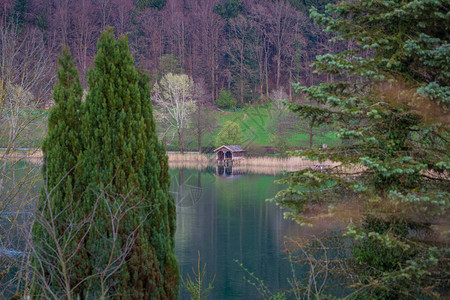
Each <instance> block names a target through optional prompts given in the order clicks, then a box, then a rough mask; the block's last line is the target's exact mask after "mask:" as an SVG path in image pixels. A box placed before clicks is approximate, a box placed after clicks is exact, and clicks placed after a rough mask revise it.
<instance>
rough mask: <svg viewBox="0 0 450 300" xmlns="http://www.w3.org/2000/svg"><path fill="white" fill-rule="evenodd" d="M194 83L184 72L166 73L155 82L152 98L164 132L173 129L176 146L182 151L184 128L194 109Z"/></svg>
mask: <svg viewBox="0 0 450 300" xmlns="http://www.w3.org/2000/svg"><path fill="white" fill-rule="evenodd" d="M195 95H196V93H195V85H194V81H193V80H192V78H191V77H189V76H188V75H186V74H172V73H168V74H166V75H164V77H163V78H162V79H161V80H160V81H159V82H157V83H156V84H155V86H154V88H153V95H152V100H153V101H154V102H155V104H156V105H157V107H158V108H157V109H156V110H155V111H156V114H157V117H158V118H160V119H161V120H162V121H163V122H164V124H165V125H166V127H165V134H167V132H168V131H169V130H170V129H175V130H176V132H177V135H178V147H179V149H180V152H181V153H183V151H184V129H185V128H186V126H187V123H188V122H189V118H190V117H191V115H192V114H193V113H194V111H195Z"/></svg>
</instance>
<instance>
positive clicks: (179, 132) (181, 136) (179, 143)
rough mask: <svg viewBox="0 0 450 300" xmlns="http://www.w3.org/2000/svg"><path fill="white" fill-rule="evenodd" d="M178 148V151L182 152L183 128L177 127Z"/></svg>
mask: <svg viewBox="0 0 450 300" xmlns="http://www.w3.org/2000/svg"><path fill="white" fill-rule="evenodd" d="M178 149H179V150H180V153H181V154H183V153H184V141H183V129H178Z"/></svg>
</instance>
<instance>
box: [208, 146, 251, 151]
mask: <svg viewBox="0 0 450 300" xmlns="http://www.w3.org/2000/svg"><path fill="white" fill-rule="evenodd" d="M223 148H226V149H227V150H229V151H231V152H245V150H244V148H242V146H241V145H222V146H220V147H219V148H217V149H215V150H214V152H217V151H219V150H222V149H223Z"/></svg>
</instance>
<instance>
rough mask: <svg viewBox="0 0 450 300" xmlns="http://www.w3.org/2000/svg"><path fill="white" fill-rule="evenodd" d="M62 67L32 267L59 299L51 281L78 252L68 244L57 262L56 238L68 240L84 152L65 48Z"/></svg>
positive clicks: (76, 84)
mask: <svg viewBox="0 0 450 300" xmlns="http://www.w3.org/2000/svg"><path fill="white" fill-rule="evenodd" d="M58 64H59V68H58V72H57V75H58V80H59V82H58V84H56V85H55V87H54V92H53V99H54V100H55V103H56V105H55V106H54V107H53V108H52V110H51V111H50V115H49V119H48V134H47V137H46V138H45V140H44V143H43V146H42V151H43V156H44V163H43V167H42V174H43V179H44V186H43V188H42V192H41V196H40V198H39V201H38V213H37V218H36V219H37V222H35V224H34V226H33V242H34V248H35V251H36V256H35V259H34V261H33V265H34V267H35V268H37V271H38V272H39V273H40V274H41V275H43V276H44V277H41V278H40V280H48V281H49V282H51V289H52V290H54V292H55V293H56V294H58V293H59V292H60V288H61V285H58V284H57V282H56V280H55V281H51V278H59V277H61V276H60V273H58V269H60V268H61V260H64V258H63V256H65V257H66V258H67V256H70V253H73V251H74V249H75V248H74V247H75V244H73V243H71V242H69V243H67V244H66V248H65V249H64V253H65V254H62V255H61V257H60V258H61V259H55V255H56V254H55V249H56V248H57V247H56V243H55V241H54V238H55V237H56V238H60V237H63V236H64V234H65V232H66V229H67V228H68V226H70V220H71V217H70V216H71V215H72V213H73V211H74V210H75V209H76V207H77V204H76V203H77V202H79V201H78V199H79V194H78V193H77V179H76V177H77V176H76V174H75V168H76V165H77V159H78V156H79V154H80V152H81V135H80V131H81V120H80V115H81V105H82V101H81V99H82V93H83V89H82V87H81V84H80V80H79V77H78V71H77V69H76V68H75V67H74V62H73V60H72V56H71V54H70V51H69V49H68V48H64V49H63V52H62V55H61V56H60V57H59V59H58ZM77 194H78V195H77ZM52 220H55V222H53V221H52ZM50 227H51V228H50ZM72 242H74V240H72ZM66 254H67V256H66ZM55 276H56V277H55ZM34 293H35V295H34V296H36V297H39V298H42V297H45V295H46V291H45V290H44V289H42V282H41V283H36V285H35V286H34Z"/></svg>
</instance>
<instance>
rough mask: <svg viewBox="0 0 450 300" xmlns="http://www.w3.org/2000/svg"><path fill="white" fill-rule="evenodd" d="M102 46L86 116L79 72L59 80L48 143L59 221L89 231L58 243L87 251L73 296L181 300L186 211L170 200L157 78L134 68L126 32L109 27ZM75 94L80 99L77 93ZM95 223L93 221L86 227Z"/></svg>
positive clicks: (77, 263)
mask: <svg viewBox="0 0 450 300" xmlns="http://www.w3.org/2000/svg"><path fill="white" fill-rule="evenodd" d="M97 48H98V52H97V56H96V57H95V61H94V65H95V68H94V69H93V70H90V72H89V78H88V83H89V90H88V94H87V96H86V101H85V103H84V107H83V109H82V110H81V109H80V107H79V106H76V105H74V102H75V100H74V99H77V100H76V101H78V102H77V103H81V87H80V86H79V83H78V80H76V82H77V84H76V85H75V84H65V82H66V81H67V79H66V78H69V79H70V78H72V77H68V76H66V75H65V73H69V74H70V75H71V76H73V74H72V73H73V72H75V71H73V70H74V69H69V71H65V73H64V74H62V75H61V76H59V79H60V84H59V86H61V85H62V86H61V87H60V88H59V86H57V87H56V88H55V100H56V101H57V103H58V106H57V110H56V112H55V113H53V114H52V116H51V117H50V119H49V126H50V130H49V138H48V140H47V141H48V142H46V143H44V147H43V150H44V153H45V158H46V159H47V160H48V161H49V162H52V161H53V160H56V161H57V162H56V163H53V162H52V164H51V165H50V163H49V162H48V163H47V164H46V166H45V167H44V172H43V174H48V177H49V180H48V181H49V182H48V184H47V186H48V189H47V190H52V189H56V190H59V189H61V192H60V193H54V197H55V201H54V203H55V204H56V205H55V206H54V207H53V206H52V207H53V208H54V209H55V210H56V211H58V210H64V213H67V214H68V218H63V219H61V220H60V219H59V218H58V219H57V220H58V221H57V222H60V223H61V224H58V226H61V227H63V226H66V228H74V229H73V230H74V231H75V232H77V231H76V230H79V228H82V231H81V232H82V235H80V236H78V235H77V234H74V233H73V232H72V230H69V231H67V230H63V231H62V232H58V233H57V234H56V237H57V239H58V240H61V241H65V240H68V241H72V240H73V243H69V247H70V246H77V247H76V248H75V250H74V251H75V252H74V253H73V254H72V253H71V252H69V254H70V257H71V259H70V262H68V263H67V264H66V265H65V266H66V267H67V266H70V267H71V269H70V272H69V273H70V285H71V289H72V288H73V290H71V291H70V293H73V294H74V295H73V296H74V297H80V298H83V299H84V298H102V297H105V296H107V295H114V296H115V297H131V298H139V299H155V298H156V299H174V298H176V297H177V295H178V282H179V278H178V263H177V260H176V257H175V253H174V234H175V224H176V210H175V205H174V201H173V199H172V198H171V196H170V195H169V184H170V179H169V174H168V163H167V156H166V154H165V149H164V147H163V146H162V145H161V144H160V143H159V142H158V139H157V136H156V132H155V123H154V120H153V114H152V107H151V102H150V101H149V99H150V88H149V85H148V78H147V77H146V76H144V75H143V74H140V73H139V72H138V71H137V70H136V68H135V67H134V62H133V58H132V57H131V54H130V52H129V47H128V40H127V38H126V37H125V36H121V37H119V39H118V40H116V39H115V38H114V33H113V30H112V29H108V30H106V31H105V32H103V33H102V34H101V37H100V39H99V41H98V44H97ZM71 64H72V62H71ZM71 66H72V68H73V64H72V65H71ZM64 70H65V69H64ZM71 80H72V81H75V79H71ZM70 82H71V81H69V83H70ZM64 84H65V85H64ZM72 85H73V87H72ZM73 89H75V90H76V92H77V93H76V95H77V96H76V97H75V96H71V95H72V94H74V93H75V92H72V90H73ZM59 94H62V95H65V96H64V97H61V96H58V95H59ZM74 95H75V94H74ZM58 97H59V98H61V100H57V99H58ZM72 98H73V99H72ZM61 105H62V106H63V107H64V108H65V109H64V110H62V111H61V110H60V109H59V107H61ZM67 108H69V109H67ZM81 111H82V114H81ZM80 121H81V122H80ZM65 123H68V124H69V125H70V126H71V127H70V129H72V128H75V127H76V126H78V127H77V129H76V130H71V131H69V133H68V134H64V132H62V133H60V131H62V130H61V129H60V128H63V129H65V128H66V127H67V125H65ZM54 127H55V129H53V128H54ZM77 135H78V136H77ZM79 135H81V136H79ZM59 140H60V141H61V143H62V144H63V145H64V147H61V146H59V144H58V141H59ZM68 155H69V157H67V158H66V156H68ZM62 158H64V159H62ZM50 166H52V168H51V169H50ZM71 172H73V180H72V179H71V178H72V177H71V176H70V175H71V174H72V173H71ZM63 174H68V175H69V176H67V177H61V176H62V175H63ZM61 179H64V180H63V181H62V184H58V180H61ZM66 181H67V184H66V183H65V182H66ZM43 197H45V195H44V196H43ZM41 198H42V197H41ZM69 201H70V202H69ZM51 203H52V202H51ZM59 203H61V206H60V205H59ZM65 203H70V204H71V206H70V207H69V208H68V207H67V206H64V204H65ZM90 215H91V216H92V218H91V219H88V220H87V221H86V218H88V217H89V216H90ZM80 220H81V223H79V222H78V221H80ZM87 222H88V223H87ZM91 222H92V223H91ZM67 223H68V224H67ZM83 224H84V225H83ZM86 224H90V225H89V226H88V227H87V228H84V227H83V226H87V225H86ZM38 229H40V228H39V227H36V229H35V232H36V233H35V234H34V236H35V237H37V236H38V235H39V234H40V232H38V231H37V230H38ZM39 236H40V235H39ZM44 241H45V239H44ZM72 244H73V245H72ZM58 257H59V256H58ZM50 259H51V258H50ZM50 261H51V260H50ZM58 263H59V262H55V264H56V265H58ZM50 265H51V266H52V267H53V266H54V265H53V264H50ZM58 266H59V265H58ZM60 271H61V270H60ZM50 274H51V273H50ZM55 276H56V275H55ZM55 276H53V277H55ZM64 279H65V281H66V282H67V280H66V278H64ZM48 280H49V281H51V279H48ZM51 282H53V281H51ZM55 282H56V283H57V282H58V281H55ZM65 292H66V291H65ZM67 293H69V292H66V294H67Z"/></svg>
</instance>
